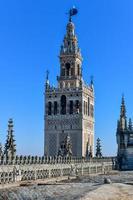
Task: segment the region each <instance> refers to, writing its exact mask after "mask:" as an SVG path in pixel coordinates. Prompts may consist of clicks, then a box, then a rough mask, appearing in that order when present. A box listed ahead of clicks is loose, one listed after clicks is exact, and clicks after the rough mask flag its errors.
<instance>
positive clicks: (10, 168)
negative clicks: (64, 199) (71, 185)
mask: <svg viewBox="0 0 133 200" xmlns="http://www.w3.org/2000/svg"><path fill="white" fill-rule="evenodd" d="M114 167H115V166H114V163H113V162H112V161H111V160H107V159H104V160H102V161H101V160H99V161H98V160H97V161H96V160H95V161H94V160H91V161H89V162H74V161H73V162H71V163H54V164H52V163H50V164H32V165H31V164H24V165H23V164H20V165H14V164H12V165H1V166H0V184H1V185H4V184H10V183H15V182H20V181H30V180H33V181H34V180H37V179H46V178H53V177H62V176H75V177H76V176H84V175H89V174H97V173H106V172H109V171H111V170H112V169H114Z"/></svg>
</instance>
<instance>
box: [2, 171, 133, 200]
mask: <svg viewBox="0 0 133 200" xmlns="http://www.w3.org/2000/svg"><path fill="white" fill-rule="evenodd" d="M105 177H107V178H110V179H111V181H112V184H104V178H105ZM58 180H59V179H58ZM38 183H41V184H42V183H43V181H40V182H39V181H38V182H35V183H34V185H32V186H28V187H11V188H5V189H0V200H43V199H46V200H71V199H75V200H76V199H77V200H78V199H84V200H87V199H89V200H133V172H112V173H111V174H108V175H98V176H89V177H82V178H79V179H73V180H62V181H58V182H56V181H55V180H53V181H52V180H50V181H49V182H47V183H46V181H45V183H44V185H40V186H38V185H37V184H38Z"/></svg>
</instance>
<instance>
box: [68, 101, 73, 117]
mask: <svg viewBox="0 0 133 200" xmlns="http://www.w3.org/2000/svg"><path fill="white" fill-rule="evenodd" d="M69 113H70V114H73V101H70V110H69Z"/></svg>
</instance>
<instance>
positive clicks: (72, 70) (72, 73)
mask: <svg viewBox="0 0 133 200" xmlns="http://www.w3.org/2000/svg"><path fill="white" fill-rule="evenodd" d="M73 75H74V68H73V67H72V68H71V76H73Z"/></svg>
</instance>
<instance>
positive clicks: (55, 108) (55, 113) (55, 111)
mask: <svg viewBox="0 0 133 200" xmlns="http://www.w3.org/2000/svg"><path fill="white" fill-rule="evenodd" d="M54 115H57V101H54Z"/></svg>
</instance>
